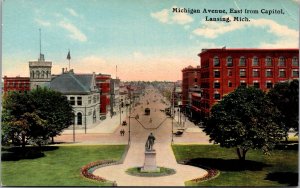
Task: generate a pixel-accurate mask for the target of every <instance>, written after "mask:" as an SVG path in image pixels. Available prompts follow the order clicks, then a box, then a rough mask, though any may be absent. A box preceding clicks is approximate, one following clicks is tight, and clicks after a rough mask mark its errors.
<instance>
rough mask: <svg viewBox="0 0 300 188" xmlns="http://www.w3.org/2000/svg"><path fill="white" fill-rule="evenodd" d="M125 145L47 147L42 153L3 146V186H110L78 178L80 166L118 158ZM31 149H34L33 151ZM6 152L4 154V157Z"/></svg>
mask: <svg viewBox="0 0 300 188" xmlns="http://www.w3.org/2000/svg"><path fill="white" fill-rule="evenodd" d="M125 147H126V146H125V145H85V146H59V147H56V146H48V147H44V148H43V151H42V152H37V151H36V148H27V149H26V151H27V152H26V153H27V155H26V156H22V157H20V155H19V154H18V153H20V152H19V149H20V148H18V149H17V148H14V149H7V148H2V153H4V154H2V177H1V179H2V180H1V181H2V185H5V186H110V185H112V184H111V182H106V183H102V182H97V181H93V180H89V179H86V178H83V177H81V175H80V169H81V167H82V166H84V165H86V164H88V163H90V162H93V161H97V160H104V159H109V160H120V159H121V157H122V154H123V153H124V151H125ZM33 150H34V151H33ZM4 155H5V156H4Z"/></svg>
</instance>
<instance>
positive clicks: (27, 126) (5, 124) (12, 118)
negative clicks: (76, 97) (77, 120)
mask: <svg viewBox="0 0 300 188" xmlns="http://www.w3.org/2000/svg"><path fill="white" fill-rule="evenodd" d="M73 117H74V116H73V112H72V106H71V105H70V103H69V102H68V100H67V98H66V97H65V96H63V95H62V94H61V93H59V92H56V91H52V90H50V89H47V88H41V89H37V90H32V91H31V92H28V93H17V92H13V93H9V94H8V95H7V96H5V97H4V99H3V113H2V141H3V142H8V141H12V143H13V144H22V146H23V147H24V146H25V144H26V143H28V141H32V142H33V143H36V144H38V145H40V144H41V142H42V141H45V140H48V139H49V138H50V137H52V138H53V137H54V136H56V135H58V134H60V132H61V131H62V130H63V129H64V128H67V127H68V126H69V125H70V124H72V121H73Z"/></svg>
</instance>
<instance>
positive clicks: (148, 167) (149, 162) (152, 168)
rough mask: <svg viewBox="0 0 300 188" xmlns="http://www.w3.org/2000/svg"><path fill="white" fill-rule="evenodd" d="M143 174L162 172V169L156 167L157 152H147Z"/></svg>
mask: <svg viewBox="0 0 300 188" xmlns="http://www.w3.org/2000/svg"><path fill="white" fill-rule="evenodd" d="M141 172H160V168H158V167H157V166H156V151H155V150H149V151H147V150H146V151H145V162H144V166H143V167H142V168H141Z"/></svg>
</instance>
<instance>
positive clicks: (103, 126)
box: [62, 109, 126, 135]
mask: <svg viewBox="0 0 300 188" xmlns="http://www.w3.org/2000/svg"><path fill="white" fill-rule="evenodd" d="M122 110H123V113H121V123H122V121H123V120H125V119H126V109H122ZM119 126H120V113H117V114H116V115H114V116H113V117H112V118H111V117H110V116H109V115H107V116H106V119H105V120H103V121H101V122H100V123H98V124H97V125H95V126H93V127H92V128H87V130H86V133H106V134H107V133H114V132H115V131H116V130H117V129H118V127H119ZM75 132H76V133H77V134H78V133H79V134H80V133H83V134H84V133H85V130H84V128H82V129H78V128H77V129H75ZM64 134H73V129H72V128H68V129H65V130H64V131H63V132H62V135H64Z"/></svg>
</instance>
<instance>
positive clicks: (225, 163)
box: [185, 158, 270, 171]
mask: <svg viewBox="0 0 300 188" xmlns="http://www.w3.org/2000/svg"><path fill="white" fill-rule="evenodd" d="M185 164H187V165H191V166H197V167H202V168H207V167H209V168H212V169H218V170H220V171H245V170H250V171H260V170H262V169H263V168H264V167H268V166H270V165H267V164H265V163H262V162H257V161H251V160H245V161H241V160H239V159H220V158H195V159H191V160H189V161H187V162H185Z"/></svg>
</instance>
